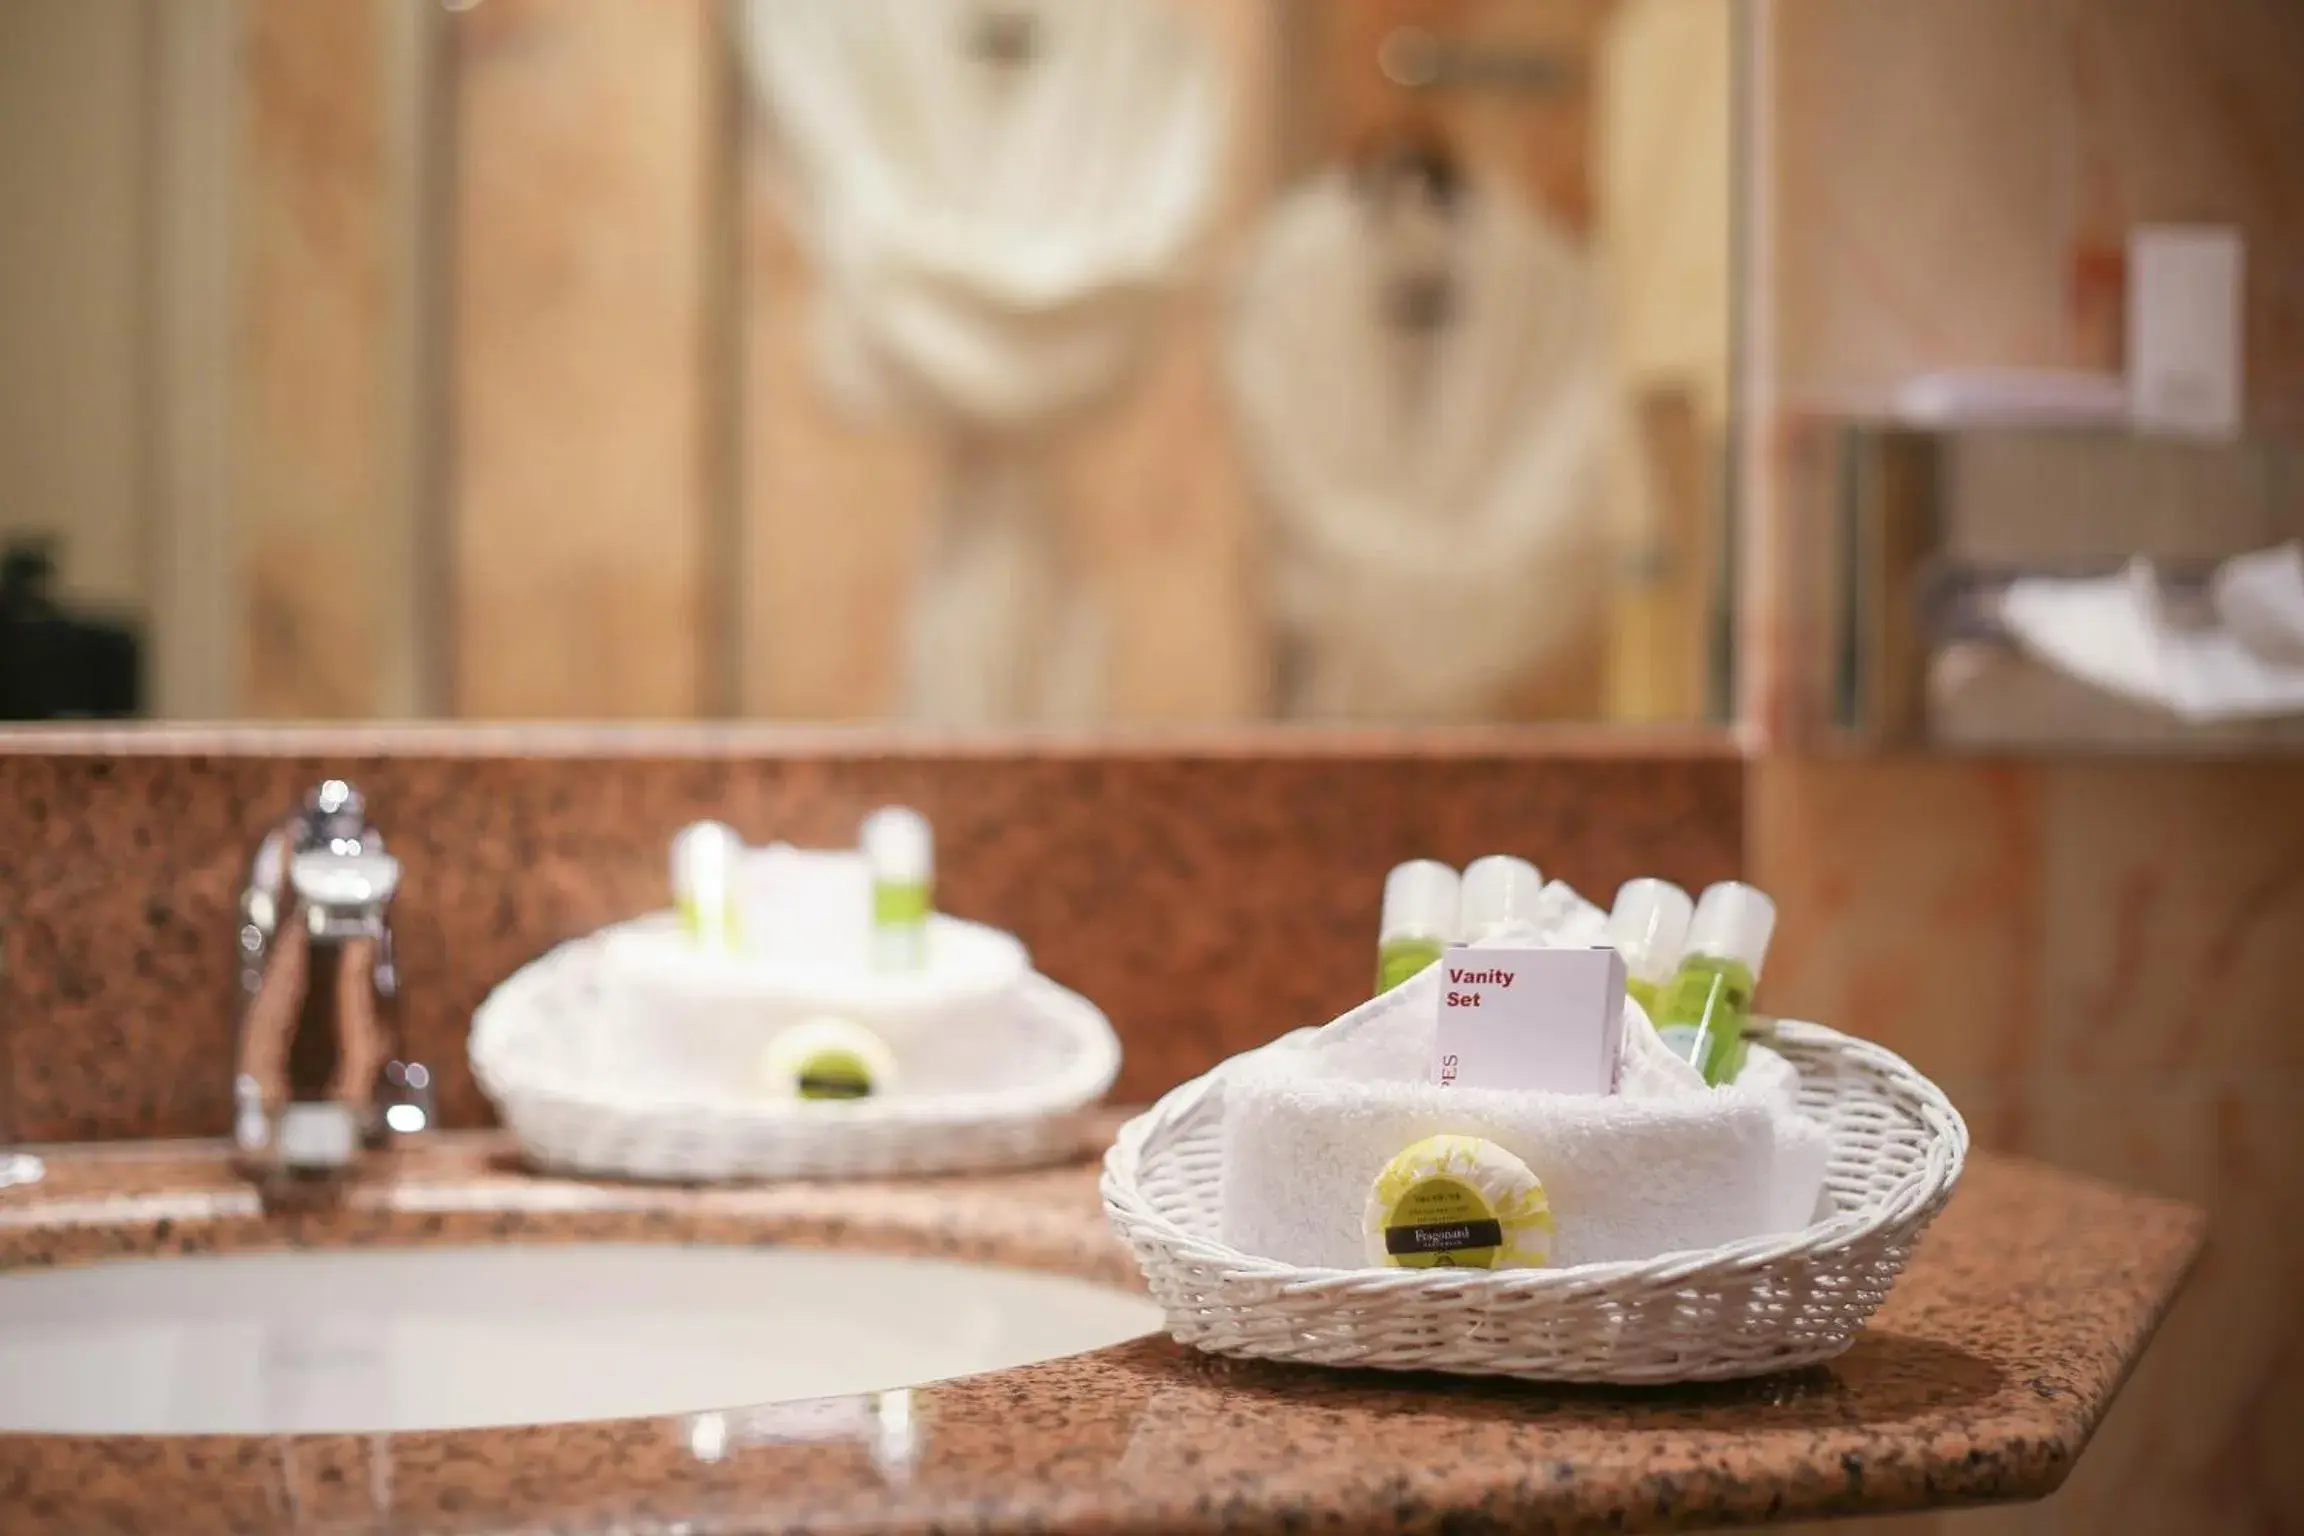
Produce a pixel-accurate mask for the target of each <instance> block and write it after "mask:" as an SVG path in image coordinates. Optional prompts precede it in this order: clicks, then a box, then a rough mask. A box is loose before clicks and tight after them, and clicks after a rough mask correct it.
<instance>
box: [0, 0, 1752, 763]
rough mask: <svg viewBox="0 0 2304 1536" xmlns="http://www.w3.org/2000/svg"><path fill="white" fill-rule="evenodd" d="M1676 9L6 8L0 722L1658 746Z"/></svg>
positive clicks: (1682, 62)
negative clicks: (1546, 732)
mask: <svg viewBox="0 0 2304 1536" xmlns="http://www.w3.org/2000/svg"><path fill="white" fill-rule="evenodd" d="M1737 26H1738V16H1737V12H1736V8H1735V7H1733V6H1730V5H1727V4H1723V3H1720V0H1098V3H1095V4H1079V3H1069V4H1067V3H1059V0H423V3H419V0H330V3H326V4H315V3H312V0H10V3H9V4H7V5H6V6H4V7H0V189H4V193H5V205H6V207H7V208H8V210H9V217H8V219H7V220H6V222H5V224H4V225H0V402H5V404H4V408H0V538H4V540H5V543H6V555H5V561H4V569H0V642H4V644H5V647H6V649H5V650H4V651H0V715H5V716H6V717H7V718H10V719H18V720H22V719H43V718H59V717H73V716H147V717H160V718H178V719H365V718H465V719H506V718H512V719H520V718H544V717H565V718H581V719H643V720H661V719H710V718H745V719H772V720H786V719H805V720H902V721H919V722H929V723H936V724H949V725H960V726H1013V725H1037V724H1058V725H1068V726H1075V725H1088V726H1093V725H1098V724H1104V723H1111V724H1116V725H1134V724H1144V723H1150V722H1190V723H1204V722H1225V721H1272V720H1282V721H1291V720H1302V721H1360V722H1528V721H1545V720H1570V721H1585V722H1595V721H1601V722H1605V721H1620V722H1656V721H1665V722H1702V721H1707V720H1717V719H1719V718H1720V717H1721V715H1722V714H1723V712H1724V708H1725V706H1724V700H1725V699H1726V697H1727V693H1728V690H1727V684H1726V678H1727V675H1728V661H1729V658H1728V656H1727V654H1726V641H1725V637H1726V636H1727V635H1728V634H1729V632H1730V630H1731V628H1732V626H1731V623H1730V619H1731V604H1732V600H1733V587H1732V584H1731V583H1730V581H1729V580H1728V572H1729V571H1730V569H1731V566H1732V562H1731V558H1730V555H1731V550H1732V544H1733V540H1732V538H1731V530H1732V528H1733V527H1734V521H1735V520H1734V512H1735V508H1734V506H1733V504H1732V497H1731V494H1730V492H1731V486H1732V477H1731V475H1730V473H1729V470H1728V466H1729V444H1730V441H1731V438H1732V431H1731V427H1732V422H1733V418H1734V412H1735V397H1734V391H1733V390H1732V388H1731V381H1732V373H1733V370H1732V359H1731V352H1732V336H1733V334H1734V326H1733V324H1732V303H1731V270H1732V265H1733V264H1732V261H1731V251H1732V248H1733V246H1734V243H1735V241H1734V230H1733V225H1734V222H1735V221H1734V204H1735V198H1734V197H1733V195H1732V180H1733V178H1732V168H1733V166H1734V164H1735V160H1736V156H1735V152H1734V149H1735V146H1734V144H1733V142H1732V141H1733V139H1734V133H1733V131H1732V129H1733V125H1734V122H1735V119H1736V115H1737V114H1736V110H1735V106H1734V101H1735V96H1736V86H1735V78H1736V67H1735V66H1736V59H1737V55H1738V45H1737Z"/></svg>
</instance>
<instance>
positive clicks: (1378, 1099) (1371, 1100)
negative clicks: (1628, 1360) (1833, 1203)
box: [1222, 967, 1828, 1269]
mask: <svg viewBox="0 0 2304 1536" xmlns="http://www.w3.org/2000/svg"><path fill="white" fill-rule="evenodd" d="M1439 985H1440V983H1439V972H1438V968H1437V967H1435V968H1433V969H1432V970H1428V971H1426V972H1425V973H1424V974H1423V975H1421V976H1419V977H1417V978H1415V979H1414V980H1412V981H1409V982H1407V983H1405V984H1403V985H1402V986H1399V987H1396V988H1394V989H1393V990H1392V991H1390V992H1388V993H1386V994H1384V995H1383V996H1381V997H1378V998H1375V999H1372V1000H1371V1001H1370V1002H1368V1003H1366V1004H1364V1005H1362V1006H1361V1007H1360V1008H1357V1009H1354V1010H1353V1011H1352V1012H1351V1013H1349V1014H1346V1015H1345V1016H1344V1017H1343V1018H1341V1019H1339V1020H1337V1021H1336V1022H1335V1023H1334V1024H1332V1025H1329V1026H1328V1027H1327V1028H1325V1029H1322V1030H1319V1031H1315V1032H1312V1033H1310V1034H1307V1035H1303V1036H1300V1037H1297V1038H1295V1039H1293V1040H1291V1041H1289V1042H1288V1043H1286V1044H1285V1045H1284V1046H1282V1047H1281V1048H1280V1049H1277V1050H1272V1051H1267V1052H1262V1053H1259V1054H1258V1055H1256V1056H1254V1057H1251V1058H1248V1059H1246V1060H1243V1061H1242V1062H1240V1063H1239V1064H1238V1065H1237V1066H1235V1067H1234V1068H1233V1069H1232V1073H1231V1075H1230V1076H1229V1077H1228V1079H1227V1080H1226V1082H1225V1085H1224V1106H1225V1124H1224V1177H1223V1198H1222V1222H1223V1235H1224V1240H1225V1241H1226V1242H1227V1243H1230V1244H1231V1245H1232V1246H1234V1247H1236V1248H1239V1249H1241V1250H1242V1251H1243V1252H1247V1253H1253V1254H1258V1255H1260V1256H1262V1257H1265V1258H1271V1259H1278V1260H1280V1261H1282V1262H1284V1263H1289V1264H1297V1265H1302V1266H1306V1267H1311V1268H1336V1269H1351V1268H1359V1267H1361V1266H1362V1265H1363V1264H1364V1263H1365V1259H1364V1258H1363V1253H1364V1241H1363V1237H1362V1234H1361V1230H1360V1222H1361V1213H1362V1211H1363V1209H1364V1208H1365V1206H1366V1202H1367V1195H1368V1187H1369V1185H1370V1184H1371V1183H1372V1182H1373V1181H1374V1180H1375V1178H1376V1176H1377V1174H1378V1173H1379V1172H1380V1171H1381V1170H1382V1169H1383V1167H1384V1165H1385V1163H1387V1162H1388V1161H1390V1160H1391V1158H1392V1157H1393V1156H1394V1155H1395V1154H1397V1153H1398V1152H1400V1151H1401V1150H1402V1149H1403V1148H1405V1147H1407V1146H1409V1145H1410V1144H1411V1143H1413V1142H1416V1141H1420V1140H1422V1139H1423V1138H1424V1137H1427V1136H1434V1135H1439V1134H1442V1133H1444V1132H1453V1133H1457V1134H1461V1135H1469V1136H1480V1137H1484V1138H1486V1139H1487V1140H1489V1141H1493V1142H1495V1143H1496V1144H1497V1145H1498V1146H1501V1147H1503V1148H1504V1149H1505V1150H1506V1151H1509V1152H1511V1153H1512V1154H1513V1155H1514V1156H1516V1157H1518V1158H1520V1159H1521V1161H1523V1162H1525V1163H1526V1164H1527V1165H1528V1166H1529V1168H1530V1169H1531V1170H1532V1171H1533V1172H1534V1173H1535V1174H1536V1176H1537V1177H1538V1178H1539V1179H1541V1180H1543V1182H1544V1188H1545V1193H1546V1194H1547V1196H1548V1197H1549V1198H1550V1201H1551V1205H1552V1215H1553V1221H1554V1235H1553V1253H1554V1261H1555V1262H1556V1263H1558V1264H1561V1265H1571V1264H1591V1263H1602V1262H1607V1261H1611V1260H1640V1259H1650V1258H1654V1257H1656V1256H1658V1255H1660V1254H1664V1253H1672V1252H1678V1251H1682V1250H1687V1249H1695V1248H1707V1247H1713V1246H1717V1245H1719V1244H1723V1243H1730V1242H1735V1241H1738V1240H1741V1239H1744V1238H1749V1237H1757V1236H1761V1235H1765V1234H1768V1233H1772V1232H1784V1231H1792V1230H1797V1229H1798V1228H1799V1227H1801V1226H1804V1225H1806V1224H1807V1222H1808V1221H1809V1219H1810V1218H1811V1217H1812V1215H1813V1214H1814V1211H1815V1208H1816V1205H1817V1201H1818V1197H1819V1195H1820V1193H1821V1191H1822V1188H1823V1179H1824V1169H1825V1162H1826V1158H1827V1153H1828V1146H1827V1141H1826V1136H1825V1132H1824V1129H1823V1127H1821V1126H1819V1125H1817V1124H1816V1123H1815V1122H1813V1121H1811V1120H1809V1119H1808V1118H1807V1117H1806V1116H1804V1115H1802V1114H1801V1113H1799V1111H1798V1109H1797V1108H1796V1099H1795V1097H1794V1095H1795V1093H1796V1089H1797V1082H1798V1074H1797V1073H1796V1072H1795V1071H1794V1070H1793V1069H1792V1067H1791V1065H1790V1064H1789V1063H1787V1062H1785V1061H1784V1060H1783V1059H1782V1058H1781V1057H1778V1056H1777V1055H1775V1053H1774V1052H1771V1051H1767V1050H1765V1049H1760V1048H1756V1049H1755V1050H1754V1051H1753V1053H1752V1063H1751V1065H1750V1066H1748V1067H1747V1069H1746V1078H1745V1080H1743V1081H1739V1082H1738V1083H1736V1084H1734V1085H1732V1086H1730V1087H1727V1088H1720V1089H1710V1088H1706V1087H1705V1086H1704V1085H1703V1083H1702V1081H1701V1079H1699V1078H1697V1077H1696V1075H1695V1072H1694V1070H1693V1069H1691V1068H1690V1067H1689V1066H1688V1065H1687V1064H1686V1063H1685V1062H1683V1061H1681V1060H1680V1059H1679V1058H1678V1057H1676V1056H1674V1055H1673V1054H1672V1052H1671V1051H1670V1050H1669V1049H1668V1048H1667V1047H1666V1046H1665V1045H1664V1043H1663V1042H1662V1040H1660V1039H1659V1038H1658V1037H1657V1035H1656V1031H1655V1029H1654V1028H1653V1027H1652V1026H1651V1025H1650V1024H1649V1022H1648V1019H1647V1017H1646V1015H1644V1014H1641V1013H1640V1012H1639V1010H1638V1007H1637V1006H1636V1005H1633V1004H1630V1003H1627V1004H1626V1007H1627V1009H1628V1010H1629V1011H1628V1014H1627V1017H1626V1020H1625V1070H1624V1074H1623V1081H1622V1086H1621V1089H1620V1091H1619V1092H1618V1093H1616V1094H1615V1095H1613V1096H1609V1097H1590V1096H1584V1095H1575V1094H1549V1093H1524V1092H1509V1091H1501V1090H1495V1089H1478V1088H1465V1087H1461V1086H1458V1087H1452V1088H1440V1087H1436V1086H1434V1085H1432V1084H1431V1083H1429V1082H1428V1081H1426V1072H1427V1063H1428V1061H1429V1059H1430V1055H1431V1050H1432V1039H1433V1034H1434V1031H1435V1029H1436V1027H1437V1019H1438V1009H1437V999H1436V996H1435V994H1436V993H1437V990H1438V988H1439Z"/></svg>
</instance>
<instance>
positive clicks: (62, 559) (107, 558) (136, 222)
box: [0, 0, 147, 606]
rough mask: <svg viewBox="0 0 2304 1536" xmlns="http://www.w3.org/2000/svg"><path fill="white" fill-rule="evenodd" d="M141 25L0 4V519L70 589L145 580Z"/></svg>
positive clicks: (64, 9)
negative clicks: (45, 550) (48, 547)
mask: <svg viewBox="0 0 2304 1536" xmlns="http://www.w3.org/2000/svg"><path fill="white" fill-rule="evenodd" d="M146 50H147V29H146V27H145V17H144V13H143V9H142V7H141V6H140V5H138V4H136V3H134V0H9V3H8V4H6V5H4V6H0V534H13V533H19V532H22V533H45V534H53V535H57V536H58V538H59V550H58V555H59V564H60V574H61V578H62V581H61V585H62V587H63V590H64V594H65V595H66V597H67V598H68V599H74V600H79V601H83V602H85V601H94V602H100V603H104V604H107V605H119V606H134V605H138V604H141V603H142V602H143V601H144V599H145V596H146V592H145V575H146V573H145V560H146V547H145V529H144V506H143V494H144V484H143V476H144V472H145V454H144V446H145V445H144V429H145V415H144V409H143V407H144V395H143V380H142V372H143V369H144V367H145V361H146V359H145V353H144V350H143V334H142V331H141V327H140V325H139V321H140V318H141V313H140V305H141V296H142V292H143V277H144V270H143V262H144V255H145V249H144V213H145V211H144V208H143V204H142V198H143V189H144V177H145V171H146V154H145V151H146V147H147V146H146V129H147V117H146V113H145V100H144V96H143V81H144V73H145V69H146Z"/></svg>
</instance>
